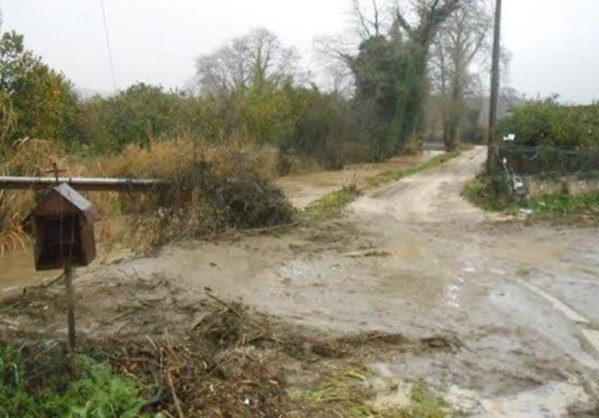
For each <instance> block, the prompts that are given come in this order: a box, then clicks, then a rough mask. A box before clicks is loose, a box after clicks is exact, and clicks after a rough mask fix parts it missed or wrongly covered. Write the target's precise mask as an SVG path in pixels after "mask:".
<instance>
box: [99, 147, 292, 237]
mask: <svg viewBox="0 0 599 418" xmlns="http://www.w3.org/2000/svg"><path fill="white" fill-rule="evenodd" d="M260 164H261V160H260V158H259V157H256V156H254V155H253V154H252V153H250V152H243V151H240V150H238V149H236V148H233V147H226V146H214V145H213V146H206V145H205V144H201V145H197V147H196V149H195V151H194V145H193V143H192V142H190V141H169V142H163V143H160V144H158V145H157V146H155V147H153V148H152V149H151V150H149V149H139V148H135V147H130V148H128V149H127V150H125V152H124V153H123V154H122V155H121V156H119V157H116V158H112V159H110V160H107V161H104V162H103V163H101V164H100V167H101V171H103V172H105V173H110V175H113V176H126V177H150V178H158V179H164V180H165V181H167V182H168V185H166V186H164V187H163V188H162V189H161V190H156V191H154V192H152V193H149V194H146V195H138V194H136V195H131V196H125V201H124V202H123V210H124V211H125V212H128V213H131V214H133V215H134V216H133V222H134V227H133V230H134V231H135V234H136V236H137V238H139V239H136V240H135V241H137V242H139V243H142V244H143V246H142V248H143V249H149V248H152V247H155V246H158V245H162V244H165V243H167V242H170V241H172V240H174V239H177V238H197V237H201V236H206V235H210V234H215V233H218V232H221V231H223V230H224V229H227V228H261V227H270V226H276V225H280V224H284V223H286V222H289V221H291V219H292V215H293V208H292V206H291V204H290V203H289V201H288V200H287V198H286V197H285V195H284V194H283V192H282V191H281V190H280V189H278V188H277V187H275V186H274V185H273V184H272V183H270V181H268V180H267V179H266V176H265V174H264V173H263V172H262V169H263V167H262V166H261V165H260Z"/></svg>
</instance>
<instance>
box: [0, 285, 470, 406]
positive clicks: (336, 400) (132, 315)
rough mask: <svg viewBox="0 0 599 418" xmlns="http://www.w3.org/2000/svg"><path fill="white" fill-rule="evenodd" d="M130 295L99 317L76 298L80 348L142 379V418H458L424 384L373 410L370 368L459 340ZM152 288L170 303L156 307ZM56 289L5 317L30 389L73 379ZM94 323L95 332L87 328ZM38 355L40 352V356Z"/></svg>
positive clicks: (450, 347) (173, 296)
mask: <svg viewBox="0 0 599 418" xmlns="http://www.w3.org/2000/svg"><path fill="white" fill-rule="evenodd" d="M129 287H130V288H129V289H124V288H121V289H120V292H121V293H127V292H130V294H131V295H133V294H139V298H137V302H138V304H137V305H130V306H127V305H128V303H127V301H129V302H131V301H132V300H133V298H131V299H129V300H128V299H127V298H121V299H118V298H117V300H118V301H119V303H116V304H115V305H116V306H114V308H113V309H107V310H105V311H104V310H102V312H100V311H95V312H94V313H92V311H93V308H92V309H90V310H88V309H85V307H84V306H83V304H82V303H81V301H80V303H79V306H78V311H79V319H80V321H79V322H80V326H79V351H80V352H81V353H85V354H86V355H88V356H90V357H92V358H94V359H96V360H100V361H104V362H107V363H109V364H111V365H112V366H113V367H114V369H115V370H116V371H117V372H118V373H119V374H120V375H122V376H126V377H129V378H133V379H135V380H136V381H138V382H140V383H141V385H142V387H143V388H144V389H143V393H142V394H141V395H142V397H143V398H144V399H147V401H146V403H145V405H144V408H143V412H144V413H154V412H158V411H160V412H164V413H166V414H167V415H166V416H178V417H182V416H187V417H194V416H211V417H212V416H214V417H219V416H222V417H238V416H252V417H280V416H285V417H288V416H291V417H293V416H296V417H317V416H321V417H329V416H330V417H337V416H346V417H361V416H380V417H387V416H389V417H391V416H393V417H403V416H406V417H409V416H415V415H414V414H416V413H419V414H421V415H419V416H431V417H433V416H444V415H446V414H451V413H452V412H451V409H450V407H449V405H448V404H446V403H445V402H443V400H442V398H440V397H439V396H437V395H436V394H435V392H434V391H433V390H431V389H430V388H429V387H428V386H427V385H426V383H424V382H423V381H421V382H417V384H415V385H414V390H413V391H412V393H411V395H410V397H409V402H407V403H405V404H403V405H402V406H401V407H395V408H390V407H387V406H384V405H376V403H375V402H374V401H375V399H376V396H377V395H378V394H379V393H377V392H379V391H380V388H377V387H376V385H375V384H374V383H373V380H372V375H371V372H370V371H369V370H368V368H367V367H366V365H367V363H370V362H372V361H386V360H388V359H390V358H392V357H393V356H397V355H398V354H400V353H413V354H415V355H430V354H431V353H433V352H453V351H456V350H460V347H461V343H460V341H459V340H457V338H455V337H453V336H450V335H431V336H430V337H428V338H423V339H419V340H414V339H410V338H407V337H404V336H402V335H399V334H387V333H378V332H369V333H360V334H355V335H348V336H341V337H329V336H326V335H324V334H322V333H320V332H317V331H314V330H310V329H308V328H305V327H299V326H292V325H289V324H287V323H285V322H283V321H282V320H280V319H278V318H276V317H273V316H269V315H265V314H261V313H258V312H255V311H251V310H250V309H248V308H246V307H245V306H244V305H242V304H240V303H236V302H227V301H224V300H221V299H219V298H218V297H216V296H213V295H212V293H211V292H209V291H208V292H207V294H206V298H205V299H203V300H201V301H197V303H184V302H183V301H182V300H181V298H180V297H177V291H176V290H174V289H172V288H170V287H169V285H168V284H167V283H166V282H162V281H161V280H160V278H155V279H154V281H152V282H151V283H147V282H146V283H145V284H144V285H143V286H142V285H140V283H139V282H135V281H133V282H132V283H130V286H129ZM149 287H155V288H156V289H157V291H158V292H152V294H156V293H157V294H162V295H164V298H163V299H162V300H159V297H156V296H155V297H154V299H153V300H152V301H149V300H148V299H147V296H148V295H149V292H148V290H149ZM60 290H61V289H60V287H56V286H52V287H49V288H35V289H30V290H29V291H28V292H27V293H26V294H24V295H22V296H19V297H16V298H14V299H12V300H11V301H6V302H5V303H4V304H3V306H2V307H1V308H0V344H2V345H6V344H13V345H15V344H17V345H18V346H19V347H20V349H21V350H22V351H23V352H26V353H28V355H29V357H28V358H27V359H26V360H27V361H26V363H27V364H28V368H29V371H30V373H28V376H29V377H28V379H30V381H28V385H29V386H31V387H35V388H36V390H38V391H39V390H41V389H42V390H43V388H41V387H43V385H44V384H47V382H51V381H53V380H52V376H53V375H55V374H56V373H57V371H62V372H60V373H65V372H66V370H68V368H67V367H66V365H65V364H64V358H65V356H64V355H63V354H64V352H65V351H66V350H65V347H64V345H63V343H62V341H63V340H64V339H65V336H64V330H63V327H64V322H65V321H64V317H65V310H66V307H65V305H64V304H63V301H62V297H61V294H60V293H61V292H60ZM108 293H109V292H108ZM96 297H97V300H98V301H101V300H102V299H104V298H105V297H107V292H106V290H105V289H98V292H97V295H96ZM178 302H182V303H178ZM134 306H135V307H134ZM132 309H133V310H132ZM119 311H121V314H120V315H116V316H113V315H114V314H115V313H116V312H119ZM90 315H92V316H93V318H90ZM166 318H169V319H168V320H165V319H166ZM92 320H93V321H94V322H96V323H97V324H98V327H97V328H94V329H92V328H90V327H89V326H87V325H86V324H88V323H89V322H90V321H92ZM43 324H46V325H47V326H45V327H44V326H42V325H43ZM48 341H53V342H55V343H54V344H48ZM40 346H43V347H45V349H44V350H39V349H36V347H40ZM48 347H52V348H50V349H48ZM387 389H388V388H387ZM422 413H424V415H422Z"/></svg>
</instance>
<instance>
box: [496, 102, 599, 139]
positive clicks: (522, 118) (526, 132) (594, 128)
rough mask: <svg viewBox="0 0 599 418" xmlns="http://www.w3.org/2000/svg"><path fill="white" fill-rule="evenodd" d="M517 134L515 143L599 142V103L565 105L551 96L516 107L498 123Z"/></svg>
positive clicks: (501, 130)
mask: <svg viewBox="0 0 599 418" xmlns="http://www.w3.org/2000/svg"><path fill="white" fill-rule="evenodd" d="M498 132H499V133H500V135H507V134H510V133H513V134H515V135H516V140H515V142H514V145H515V146H524V147H533V146H543V147H559V148H566V149H573V150H583V149H589V148H593V147H597V146H599V104H594V105H591V106H565V105H561V104H559V103H557V102H556V101H555V99H553V98H549V99H544V100H536V101H531V102H528V103H526V104H524V105H521V106H518V107H516V108H514V109H513V110H512V112H511V115H510V116H508V117H506V118H504V119H502V120H501V121H500V123H499V126H498Z"/></svg>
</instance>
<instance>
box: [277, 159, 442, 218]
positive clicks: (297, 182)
mask: <svg viewBox="0 0 599 418" xmlns="http://www.w3.org/2000/svg"><path fill="white" fill-rule="evenodd" d="M439 154H442V153H437V152H434V151H432V152H427V153H425V154H423V155H415V156H401V157H395V158H393V159H391V160H389V161H387V162H384V163H371V164H353V165H349V166H347V167H346V168H345V169H344V170H337V171H319V172H315V173H307V174H296V175H291V176H285V177H282V178H280V179H278V180H277V181H276V183H277V185H278V186H279V187H281V188H282V189H283V191H284V192H285V194H287V196H289V199H290V200H291V203H293V205H294V206H295V207H297V208H300V209H304V208H305V207H306V206H308V205H309V204H310V203H312V202H313V201H315V200H318V199H319V198H320V197H322V196H324V195H325V194H327V193H330V192H332V191H335V190H338V189H340V188H341V187H343V186H344V185H347V184H349V183H352V182H355V183H357V185H358V187H365V186H366V180H367V179H368V178H369V177H373V176H376V175H377V174H380V173H383V172H385V171H388V170H403V169H407V168H410V167H413V166H415V165H417V164H420V163H422V162H424V161H426V160H428V159H430V158H432V157H434V156H435V155H439Z"/></svg>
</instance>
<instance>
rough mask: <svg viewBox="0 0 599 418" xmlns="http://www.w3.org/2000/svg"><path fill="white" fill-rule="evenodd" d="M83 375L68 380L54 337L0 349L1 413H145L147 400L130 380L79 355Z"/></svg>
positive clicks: (76, 416) (128, 416)
mask: <svg viewBox="0 0 599 418" xmlns="http://www.w3.org/2000/svg"><path fill="white" fill-rule="evenodd" d="M79 367H80V377H79V378H78V379H76V380H70V377H69V373H68V369H67V366H66V364H65V355H64V352H63V350H62V349H61V348H60V347H59V346H57V345H56V344H54V343H52V342H48V343H44V344H40V346H34V347H21V348H17V347H16V346H11V345H9V346H5V347H1V348H0V399H2V401H1V402H0V416H2V417H24V418H29V417H31V418H34V417H72V418H87V417H90V418H91V417H115V418H116V417H122V418H133V417H139V416H143V414H141V408H142V406H143V405H144V400H143V399H142V398H141V397H140V395H139V388H138V387H137V385H136V383H135V382H134V381H132V380H129V379H125V378H123V377H120V376H117V375H115V374H114V373H113V372H112V370H111V368H110V367H109V366H108V365H106V364H103V363H99V362H97V361H95V360H93V359H91V358H89V357H85V356H80V357H79Z"/></svg>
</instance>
